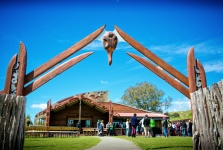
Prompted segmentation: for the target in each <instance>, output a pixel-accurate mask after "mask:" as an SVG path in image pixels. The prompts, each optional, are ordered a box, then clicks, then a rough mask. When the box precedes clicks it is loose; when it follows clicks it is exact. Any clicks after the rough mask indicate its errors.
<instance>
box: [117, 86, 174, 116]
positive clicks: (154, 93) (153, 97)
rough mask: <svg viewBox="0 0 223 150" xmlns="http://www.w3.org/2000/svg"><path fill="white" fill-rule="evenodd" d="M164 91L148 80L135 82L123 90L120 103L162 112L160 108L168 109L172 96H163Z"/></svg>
mask: <svg viewBox="0 0 223 150" xmlns="http://www.w3.org/2000/svg"><path fill="white" fill-rule="evenodd" d="M164 94H165V93H164V92H163V91H162V90H159V89H157V87H156V86H155V85H153V84H151V83H148V82H141V83H137V84H136V85H135V86H130V87H129V88H128V89H127V90H125V92H124V95H123V96H122V98H121V101H120V103H121V104H125V105H129V106H132V107H136V108H140V109H144V110H149V111H156V112H158V111H159V112H162V108H164V109H168V108H169V106H170V105H171V102H172V98H171V97H168V98H163V96H164Z"/></svg>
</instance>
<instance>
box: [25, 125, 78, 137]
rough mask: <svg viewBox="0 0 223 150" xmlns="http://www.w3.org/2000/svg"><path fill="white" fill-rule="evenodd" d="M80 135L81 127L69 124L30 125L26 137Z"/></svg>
mask: <svg viewBox="0 0 223 150" xmlns="http://www.w3.org/2000/svg"><path fill="white" fill-rule="evenodd" d="M79 135H80V132H79V128H76V127H67V126H29V127H26V131H25V137H75V136H79Z"/></svg>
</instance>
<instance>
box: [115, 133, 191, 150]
mask: <svg viewBox="0 0 223 150" xmlns="http://www.w3.org/2000/svg"><path fill="white" fill-rule="evenodd" d="M118 138H122V139H127V140H130V141H132V142H133V143H135V145H137V146H139V147H141V148H142V149H143V150H149V149H159V150H160V149H164V150H179V149H181V150H192V149H193V144H192V137H175V136H172V137H168V138H164V137H155V138H145V137H142V136H138V137H136V138H132V137H126V136H119V137H118Z"/></svg>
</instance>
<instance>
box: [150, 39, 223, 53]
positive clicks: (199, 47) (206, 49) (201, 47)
mask: <svg viewBox="0 0 223 150" xmlns="http://www.w3.org/2000/svg"><path fill="white" fill-rule="evenodd" d="M191 47H194V50H195V53H202V54H222V53H223V47H222V39H211V40H207V41H204V42H200V43H191V44H188V43H182V44H178V45H177V44H168V45H157V46H156V45H155V46H150V47H149V49H150V50H151V51H152V52H154V51H158V52H162V53H168V54H172V55H174V54H177V55H178V54H183V55H185V54H187V53H188V51H189V50H190V48H191Z"/></svg>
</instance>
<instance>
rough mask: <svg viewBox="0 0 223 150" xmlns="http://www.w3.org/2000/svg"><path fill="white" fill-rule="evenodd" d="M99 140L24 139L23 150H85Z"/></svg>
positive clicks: (89, 137) (79, 138) (82, 137)
mask: <svg viewBox="0 0 223 150" xmlns="http://www.w3.org/2000/svg"><path fill="white" fill-rule="evenodd" d="M100 141H101V139H99V138H96V137H91V136H80V137H73V138H71V137H70V138H25V144H24V150H85V149H88V148H91V147H93V146H94V145H96V144H97V143H99V142H100Z"/></svg>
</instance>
